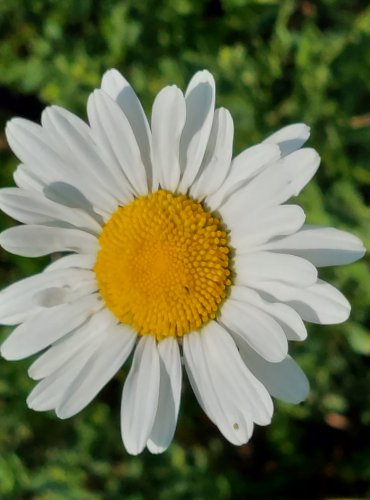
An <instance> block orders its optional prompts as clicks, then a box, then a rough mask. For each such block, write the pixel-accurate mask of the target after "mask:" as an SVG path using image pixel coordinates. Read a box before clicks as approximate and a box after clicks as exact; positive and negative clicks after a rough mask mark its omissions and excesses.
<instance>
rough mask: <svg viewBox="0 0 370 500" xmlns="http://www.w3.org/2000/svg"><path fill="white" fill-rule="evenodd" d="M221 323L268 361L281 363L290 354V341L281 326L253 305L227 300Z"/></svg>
mask: <svg viewBox="0 0 370 500" xmlns="http://www.w3.org/2000/svg"><path fill="white" fill-rule="evenodd" d="M219 321H220V322H221V323H222V324H223V325H224V326H225V327H226V328H227V329H228V330H229V331H230V332H232V333H234V334H235V335H237V336H240V337H242V338H243V339H245V341H246V342H248V344H249V345H250V346H251V347H252V349H254V350H255V351H256V352H257V353H258V354H260V355H261V356H262V357H263V358H265V359H266V360H267V361H272V362H277V361H281V360H283V359H284V358H285V356H286V355H287V353H288V341H287V338H286V335H285V333H284V330H283V329H282V327H281V326H280V324H279V323H278V322H277V321H275V319H274V318H272V317H271V316H270V315H269V314H266V313H265V312H263V311H262V310H261V309H257V308H256V307H254V306H253V305H251V304H246V303H241V302H239V301H236V300H232V299H228V300H226V301H225V303H224V304H223V306H222V309H221V314H220V320H219Z"/></svg>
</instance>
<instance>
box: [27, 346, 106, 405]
mask: <svg viewBox="0 0 370 500" xmlns="http://www.w3.org/2000/svg"><path fill="white" fill-rule="evenodd" d="M96 346H97V340H96V339H95V341H94V342H90V343H89V344H87V345H86V347H85V349H84V350H80V351H77V352H76V353H74V354H73V355H72V356H70V357H69V359H68V361H67V362H66V363H65V364H64V365H63V366H61V367H60V368H59V369H58V370H55V371H54V372H53V373H52V374H51V375H50V377H46V378H45V379H44V380H42V381H41V382H39V383H38V384H37V385H36V387H34V389H33V390H32V391H31V393H30V394H29V396H28V398H27V405H28V407H29V408H32V409H33V410H36V411H46V410H54V409H55V408H56V407H57V406H58V404H59V402H60V401H61V400H62V398H63V396H64V394H65V392H66V391H67V390H68V387H69V386H70V385H71V383H72V382H73V380H74V379H75V377H76V376H77V375H78V373H79V372H80V371H81V370H82V368H83V367H84V365H85V363H87V361H88V360H89V358H90V356H91V355H92V353H93V352H94V351H95V349H96Z"/></svg>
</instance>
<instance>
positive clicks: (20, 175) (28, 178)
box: [13, 164, 44, 193]
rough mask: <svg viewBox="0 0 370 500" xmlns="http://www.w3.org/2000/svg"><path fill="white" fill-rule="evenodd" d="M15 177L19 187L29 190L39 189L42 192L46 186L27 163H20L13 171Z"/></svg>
mask: <svg viewBox="0 0 370 500" xmlns="http://www.w3.org/2000/svg"><path fill="white" fill-rule="evenodd" d="M13 179H14V182H15V183H16V185H17V186H18V187H20V188H22V189H26V190H29V191H37V192H39V193H41V192H42V190H43V187H44V184H43V182H41V180H40V178H38V177H37V176H35V174H34V173H33V172H32V170H31V169H30V168H29V167H27V166H26V165H22V164H20V165H18V167H17V169H16V170H15V172H14V173H13Z"/></svg>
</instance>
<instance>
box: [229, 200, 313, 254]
mask: <svg viewBox="0 0 370 500" xmlns="http://www.w3.org/2000/svg"><path fill="white" fill-rule="evenodd" d="M220 214H221V217H222V209H221V210H220ZM305 218H306V216H305V213H304V211H303V210H302V208H301V207H299V206H298V205H278V206H277V207H270V208H266V209H265V210H261V211H260V212H257V213H250V214H248V213H247V214H244V213H243V214H242V216H240V217H237V218H233V219H231V220H226V218H224V217H223V218H222V220H223V221H224V222H225V223H226V224H227V227H228V228H229V229H230V230H231V233H230V237H231V244H232V246H233V247H234V248H237V249H238V253H244V252H248V251H249V250H250V249H252V248H253V247H257V246H258V245H261V244H263V243H265V242H266V241H268V240H270V239H271V238H273V237H274V236H280V235H286V234H291V233H294V232H296V231H298V229H300V228H301V227H302V225H303V223H304V221H305Z"/></svg>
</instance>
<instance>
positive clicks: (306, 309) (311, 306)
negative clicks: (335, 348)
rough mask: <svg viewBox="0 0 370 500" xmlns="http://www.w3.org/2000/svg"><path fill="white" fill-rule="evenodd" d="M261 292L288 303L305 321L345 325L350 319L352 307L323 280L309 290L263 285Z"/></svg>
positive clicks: (271, 284)
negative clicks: (344, 322)
mask: <svg viewBox="0 0 370 500" xmlns="http://www.w3.org/2000/svg"><path fill="white" fill-rule="evenodd" d="M259 288H260V290H261V291H263V292H265V293H266V294H267V295H268V296H271V297H274V298H276V299H277V300H281V301H283V302H286V303H287V304H288V305H290V306H291V307H293V308H294V309H295V310H296V311H297V312H298V313H299V314H300V316H301V317H302V319H303V320H305V321H310V322H311V323H319V324H322V325H331V324H333V325H334V324H337V323H343V321H346V320H347V319H348V317H349V313H350V311H351V305H350V304H349V302H348V300H347V299H346V298H345V297H344V295H343V294H341V293H340V292H339V291H338V290H337V289H336V288H334V287H333V286H332V285H329V283H326V282H325V281H322V280H317V282H316V283H315V284H314V285H311V286H309V287H307V288H296V287H294V286H289V285H287V284H285V283H278V282H276V281H275V282H271V281H270V282H268V281H266V282H265V283H263V284H262V283H261V284H260V286H259Z"/></svg>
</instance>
